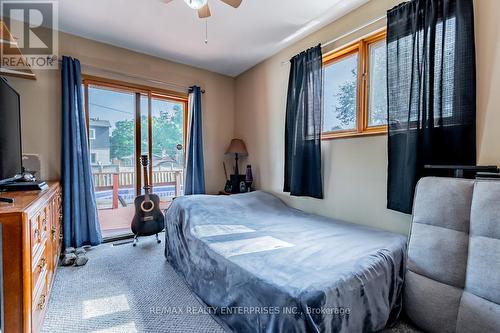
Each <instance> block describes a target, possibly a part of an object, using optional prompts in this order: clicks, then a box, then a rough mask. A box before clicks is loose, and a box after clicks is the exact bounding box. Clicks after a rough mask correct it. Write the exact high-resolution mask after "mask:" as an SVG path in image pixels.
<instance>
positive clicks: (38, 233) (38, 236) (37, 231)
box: [33, 228, 40, 238]
mask: <svg viewBox="0 0 500 333" xmlns="http://www.w3.org/2000/svg"><path fill="white" fill-rule="evenodd" d="M33 233H34V234H35V237H36V238H40V230H38V228H36V229H35V231H34V232H33Z"/></svg>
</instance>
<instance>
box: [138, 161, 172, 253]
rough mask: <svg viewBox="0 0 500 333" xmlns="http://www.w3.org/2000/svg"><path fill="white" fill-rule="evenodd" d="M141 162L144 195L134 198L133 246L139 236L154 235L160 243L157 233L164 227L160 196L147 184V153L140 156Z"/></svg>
mask: <svg viewBox="0 0 500 333" xmlns="http://www.w3.org/2000/svg"><path fill="white" fill-rule="evenodd" d="M141 164H142V167H143V170H144V195H139V196H138V197H137V198H135V200H134V205H135V215H134V219H133V220H132V226H131V229H132V232H133V233H134V243H133V246H136V243H137V242H138V237H139V236H151V235H156V241H157V242H158V243H161V240H160V239H159V238H158V233H159V232H162V231H163V229H164V228H165V217H164V216H163V213H162V211H161V209H160V198H159V197H158V196H157V195H156V194H152V193H151V186H150V185H149V180H148V165H149V158H148V155H142V156H141Z"/></svg>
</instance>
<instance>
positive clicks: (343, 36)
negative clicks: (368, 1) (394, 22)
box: [282, 15, 387, 64]
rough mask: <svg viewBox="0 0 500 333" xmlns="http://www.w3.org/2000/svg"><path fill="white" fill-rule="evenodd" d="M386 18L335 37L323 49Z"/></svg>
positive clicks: (323, 45) (324, 44)
mask: <svg viewBox="0 0 500 333" xmlns="http://www.w3.org/2000/svg"><path fill="white" fill-rule="evenodd" d="M386 18H387V15H384V16H380V17H378V18H376V19H374V20H371V21H370V22H368V23H365V24H363V25H362V26H360V27H357V28H356V29H353V30H351V31H349V32H346V33H345V34H343V35H340V36H338V37H335V38H334V39H331V40H329V41H327V42H325V43H321V47H322V48H323V47H326V46H328V45H331V44H333V43H335V42H338V41H339V40H341V39H344V38H345V37H347V36H350V35H352V34H354V33H356V32H358V31H360V30H363V29H364V28H366V27H369V26H370V25H372V24H374V23H377V22H379V21H382V20H385V19H386ZM288 62H289V61H283V62H282V64H286V63H288Z"/></svg>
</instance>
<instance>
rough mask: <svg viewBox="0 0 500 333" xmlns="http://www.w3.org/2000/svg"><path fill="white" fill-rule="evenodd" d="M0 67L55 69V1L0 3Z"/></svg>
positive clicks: (57, 46)
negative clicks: (0, 16) (0, 24)
mask: <svg viewBox="0 0 500 333" xmlns="http://www.w3.org/2000/svg"><path fill="white" fill-rule="evenodd" d="M0 2H1V14H2V27H1V29H2V31H1V38H2V43H1V67H2V68H6V69H8V70H23V69H29V68H36V69H57V68H58V67H59V66H58V64H59V63H58V50H59V45H58V15H57V14H58V11H57V9H58V7H57V6H58V3H57V1H11V0H1V1H0Z"/></svg>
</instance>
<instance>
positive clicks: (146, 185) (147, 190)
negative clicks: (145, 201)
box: [143, 165, 151, 198]
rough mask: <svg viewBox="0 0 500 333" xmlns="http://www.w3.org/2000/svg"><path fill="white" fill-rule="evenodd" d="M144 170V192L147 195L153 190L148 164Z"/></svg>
mask: <svg viewBox="0 0 500 333" xmlns="http://www.w3.org/2000/svg"><path fill="white" fill-rule="evenodd" d="M143 171H144V193H145V195H146V196H149V193H150V191H151V186H149V177H148V166H147V165H145V166H144V167H143ZM148 198H149V197H148Z"/></svg>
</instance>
